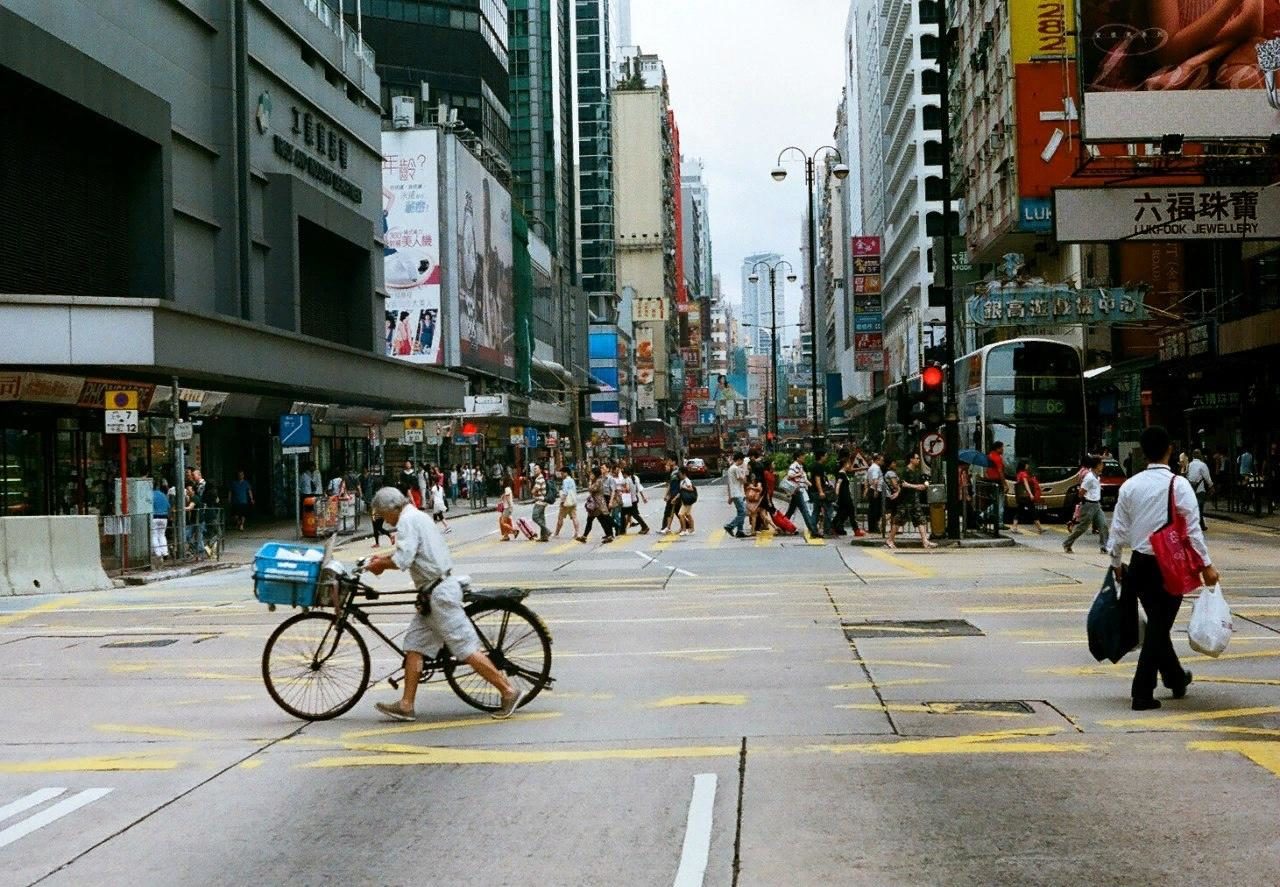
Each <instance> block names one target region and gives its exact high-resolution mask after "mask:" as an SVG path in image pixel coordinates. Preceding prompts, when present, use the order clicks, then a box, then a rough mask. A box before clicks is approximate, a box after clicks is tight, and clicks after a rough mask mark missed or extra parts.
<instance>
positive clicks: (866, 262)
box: [850, 237, 884, 371]
mask: <svg viewBox="0 0 1280 887" xmlns="http://www.w3.org/2000/svg"><path fill="white" fill-rule="evenodd" d="M852 247H853V277H852V280H851V283H850V286H851V288H852V289H853V329H854V334H855V335H854V339H853V349H854V351H853V366H854V369H856V370H864V371H876V370H883V369H884V297H883V296H882V295H881V294H880V285H881V281H880V238H879V237H854V238H853V239H852Z"/></svg>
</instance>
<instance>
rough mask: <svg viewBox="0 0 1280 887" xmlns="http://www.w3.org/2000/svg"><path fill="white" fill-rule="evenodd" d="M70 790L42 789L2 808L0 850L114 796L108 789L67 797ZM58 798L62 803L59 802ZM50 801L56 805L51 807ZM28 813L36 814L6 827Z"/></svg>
mask: <svg viewBox="0 0 1280 887" xmlns="http://www.w3.org/2000/svg"><path fill="white" fill-rule="evenodd" d="M68 791H69V789H66V788H41V789H37V790H35V791H33V792H31V793H30V794H27V795H24V796H23V797H20V798H18V799H16V800H14V801H10V802H9V803H8V804H5V805H4V806H2V807H0V849H3V848H5V847H7V846H9V845H10V844H12V843H14V842H15V841H17V840H19V839H21V838H25V837H26V836H27V835H29V834H31V833H32V832H34V831H37V830H39V829H42V828H44V827H45V826H47V825H49V824H50V823H53V822H57V821H58V820H59V819H62V818H63V817H64V816H69V815H70V814H72V813H75V812H76V811H77V810H79V809H81V808H82V807H87V806H88V805H89V804H92V803H93V802H94V801H97V800H99V799H101V798H103V797H105V796H106V795H108V794H110V793H111V789H109V788H87V789H84V790H82V791H79V792H76V793H75V794H72V795H67V792H68ZM64 795H67V796H66V797H63V796H64ZM59 798H61V800H57V799H59ZM50 801H56V803H52V804H51V803H49V802H50ZM28 811H33V812H31V813H30V814H29V815H27V816H24V817H22V818H21V819H18V820H17V821H16V822H13V823H11V824H8V825H6V823H7V822H8V821H9V820H11V819H13V818H14V817H17V816H19V815H21V814H23V813H27V812H28Z"/></svg>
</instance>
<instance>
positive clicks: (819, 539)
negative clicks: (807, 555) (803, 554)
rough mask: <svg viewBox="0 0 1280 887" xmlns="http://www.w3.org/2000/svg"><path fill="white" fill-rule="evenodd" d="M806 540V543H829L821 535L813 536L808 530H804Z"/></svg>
mask: <svg viewBox="0 0 1280 887" xmlns="http://www.w3.org/2000/svg"><path fill="white" fill-rule="evenodd" d="M804 542H805V545H826V544H827V540H826V539H823V538H822V537H821V536H813V535H811V534H810V533H809V531H808V530H805V531H804Z"/></svg>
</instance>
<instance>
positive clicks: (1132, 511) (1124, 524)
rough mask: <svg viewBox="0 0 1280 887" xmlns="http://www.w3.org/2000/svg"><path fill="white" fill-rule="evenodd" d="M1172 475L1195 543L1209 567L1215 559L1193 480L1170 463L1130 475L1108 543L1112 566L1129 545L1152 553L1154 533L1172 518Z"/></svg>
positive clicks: (1120, 560)
mask: <svg viewBox="0 0 1280 887" xmlns="http://www.w3.org/2000/svg"><path fill="white" fill-rule="evenodd" d="M1090 473H1092V472H1090ZM1170 478H1173V502H1174V506H1175V507H1176V508H1177V509H1178V511H1179V512H1181V514H1182V517H1183V519H1184V520H1186V522H1187V536H1188V538H1190V540H1191V547H1192V548H1194V549H1195V550H1196V553H1197V554H1199V555H1200V558H1201V560H1203V561H1204V564H1205V566H1206V567H1207V566H1209V564H1210V563H1212V561H1210V559H1209V549H1208V547H1207V546H1206V545H1205V543H1204V533H1202V532H1200V506H1199V504H1198V503H1197V502H1196V494H1195V493H1194V492H1193V491H1192V489H1191V484H1189V483H1187V479H1186V478H1185V477H1174V475H1173V472H1171V471H1170V470H1169V466H1167V465H1152V466H1150V467H1148V468H1147V470H1146V471H1139V472H1138V473H1137V474H1135V475H1134V476H1133V477H1131V478H1129V479H1128V480H1127V481H1125V482H1124V486H1122V487H1121V488H1120V496H1119V498H1118V499H1117V500H1116V510H1115V514H1114V515H1112V518H1111V538H1110V540H1109V543H1108V546H1107V552H1108V553H1109V554H1110V555H1111V565H1112V566H1115V567H1118V566H1120V564H1121V563H1123V557H1122V554H1123V552H1124V549H1125V547H1126V546H1128V547H1129V548H1132V549H1133V550H1134V551H1136V552H1140V553H1142V554H1151V553H1152V552H1151V542H1150V539H1151V534H1152V533H1154V532H1155V531H1156V530H1158V529H1160V528H1161V527H1163V526H1164V525H1165V523H1167V522H1168V520H1169V480H1170Z"/></svg>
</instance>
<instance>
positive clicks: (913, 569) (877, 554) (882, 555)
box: [862, 548, 937, 579]
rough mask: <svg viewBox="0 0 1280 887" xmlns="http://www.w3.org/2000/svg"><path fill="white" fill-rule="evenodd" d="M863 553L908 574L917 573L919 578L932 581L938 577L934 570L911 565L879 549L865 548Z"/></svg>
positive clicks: (903, 559)
mask: <svg viewBox="0 0 1280 887" xmlns="http://www.w3.org/2000/svg"><path fill="white" fill-rule="evenodd" d="M862 551H863V553H864V554H869V555H871V557H873V558H875V559H876V560H878V561H884V562H885V563H886V564H893V565H894V566H895V567H901V568H902V569H904V570H906V571H907V572H908V573H915V574H916V575H917V576H922V577H924V578H925V579H931V578H933V577H934V576H935V575H937V574H936V573H935V572H934V571H933V570H931V569H929V568H928V567H922V566H920V565H919V564H913V563H911V561H909V560H906V559H905V558H900V557H897V556H896V555H892V554H890V553H889V552H888V551H883V550H881V549H879V548H864V549H862Z"/></svg>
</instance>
